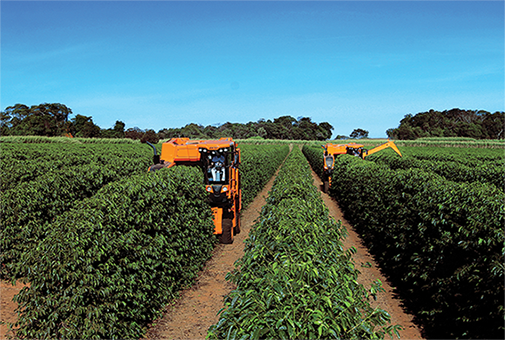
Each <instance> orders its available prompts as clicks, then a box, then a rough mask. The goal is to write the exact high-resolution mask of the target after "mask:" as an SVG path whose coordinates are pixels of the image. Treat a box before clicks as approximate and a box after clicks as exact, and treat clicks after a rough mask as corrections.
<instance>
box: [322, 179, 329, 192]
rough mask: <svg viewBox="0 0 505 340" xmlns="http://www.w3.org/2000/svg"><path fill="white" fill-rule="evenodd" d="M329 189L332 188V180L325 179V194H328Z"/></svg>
mask: <svg viewBox="0 0 505 340" xmlns="http://www.w3.org/2000/svg"><path fill="white" fill-rule="evenodd" d="M328 190H330V182H329V181H324V183H323V192H324V193H325V194H327V193H328Z"/></svg>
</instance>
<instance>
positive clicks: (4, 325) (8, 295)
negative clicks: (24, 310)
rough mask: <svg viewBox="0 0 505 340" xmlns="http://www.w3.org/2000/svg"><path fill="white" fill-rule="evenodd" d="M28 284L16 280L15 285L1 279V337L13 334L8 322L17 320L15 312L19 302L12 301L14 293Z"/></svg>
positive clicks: (5, 337) (4, 337)
mask: <svg viewBox="0 0 505 340" xmlns="http://www.w3.org/2000/svg"><path fill="white" fill-rule="evenodd" d="M26 286H28V285H26V284H23V283H20V282H16V284H15V285H14V286H13V285H11V283H10V282H9V281H4V280H2V281H0V339H7V338H8V337H10V336H12V335H13V333H12V331H10V330H9V324H8V323H15V322H16V321H17V314H16V313H15V312H14V311H15V310H16V308H17V307H18V304H17V303H16V302H14V301H12V298H13V297H14V295H16V294H17V293H19V292H20V291H21V289H23V288H24V287H26Z"/></svg>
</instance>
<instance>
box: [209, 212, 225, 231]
mask: <svg viewBox="0 0 505 340" xmlns="http://www.w3.org/2000/svg"><path fill="white" fill-rule="evenodd" d="M212 214H213V215H214V216H213V218H214V226H215V229H214V234H222V233H223V209H221V208H217V207H214V208H212Z"/></svg>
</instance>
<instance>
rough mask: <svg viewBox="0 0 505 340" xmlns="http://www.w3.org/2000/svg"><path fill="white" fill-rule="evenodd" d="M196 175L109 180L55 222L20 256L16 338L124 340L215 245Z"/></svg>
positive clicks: (136, 333)
mask: <svg viewBox="0 0 505 340" xmlns="http://www.w3.org/2000/svg"><path fill="white" fill-rule="evenodd" d="M202 183H203V176H202V174H201V171H200V170H199V169H198V168H195V167H185V166H178V167H174V168H171V169H164V170H161V171H159V172H156V173H144V174H141V175H135V176H132V177H130V178H127V179H124V180H121V181H117V182H114V183H111V184H109V185H107V186H105V187H104V188H102V189H101V190H100V191H99V192H98V193H97V194H96V195H95V196H93V197H92V198H90V199H86V200H84V201H82V202H81V203H80V204H79V205H77V206H75V208H74V209H72V210H70V211H67V212H65V213H63V214H61V215H60V216H58V217H57V218H56V219H55V221H54V222H52V224H51V226H50V228H48V229H47V234H46V236H45V238H44V239H43V240H42V241H41V242H39V243H38V244H37V245H36V246H35V247H34V249H32V250H31V251H30V252H25V253H24V254H23V256H22V259H21V261H22V263H23V264H24V265H26V266H27V267H28V271H27V272H28V277H27V279H28V281H29V282H30V287H29V288H24V289H23V290H22V291H21V292H20V293H19V294H18V295H17V296H16V297H15V300H16V301H17V302H18V303H19V306H20V310H21V314H20V316H19V319H18V326H19V327H20V328H19V330H18V331H17V335H18V336H19V337H22V338H37V339H42V338H52V339H60V338H66V339H72V338H73V339H84V338H86V339H87V338H103V339H132V338H139V337H142V336H143V335H144V334H145V330H146V326H147V324H148V323H149V322H151V321H152V320H154V319H155V318H156V317H159V316H160V310H161V308H162V307H163V306H164V305H165V304H166V303H167V301H169V300H171V299H173V298H174V296H175V295H176V294H177V291H178V290H180V288H181V287H182V286H184V285H187V284H189V283H190V282H191V280H192V279H193V278H194V276H195V273H196V272H197V271H198V270H199V269H200V268H201V266H202V264H203V263H204V261H205V260H206V259H207V258H208V257H209V256H210V251H211V250H212V248H213V245H214V243H215V240H216V238H215V236H214V235H213V230H214V224H213V222H212V213H211V210H210V208H209V206H208V203H207V195H208V194H207V192H206V191H205V189H204V186H203V185H202Z"/></svg>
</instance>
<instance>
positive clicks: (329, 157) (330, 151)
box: [322, 140, 402, 192]
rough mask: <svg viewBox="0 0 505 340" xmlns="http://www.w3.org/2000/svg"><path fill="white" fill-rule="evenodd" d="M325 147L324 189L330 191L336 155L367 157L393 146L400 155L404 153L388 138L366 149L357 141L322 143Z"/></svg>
mask: <svg viewBox="0 0 505 340" xmlns="http://www.w3.org/2000/svg"><path fill="white" fill-rule="evenodd" d="M322 147H323V149H324V154H323V188H324V189H323V190H324V192H328V190H329V188H330V187H331V175H332V173H333V167H334V164H335V157H336V156H338V155H344V154H348V155H353V156H357V157H360V158H362V159H365V157H367V156H370V155H372V154H374V153H376V152H378V151H381V150H384V149H387V148H392V149H393V150H394V151H395V152H396V153H397V154H398V155H400V157H402V153H401V152H400V150H398V147H397V146H396V144H395V143H394V142H393V141H390V140H388V141H387V142H386V143H384V144H381V145H379V146H377V147H375V148H373V149H370V150H366V149H364V145H363V144H357V143H347V144H332V143H327V144H326V145H322Z"/></svg>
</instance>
